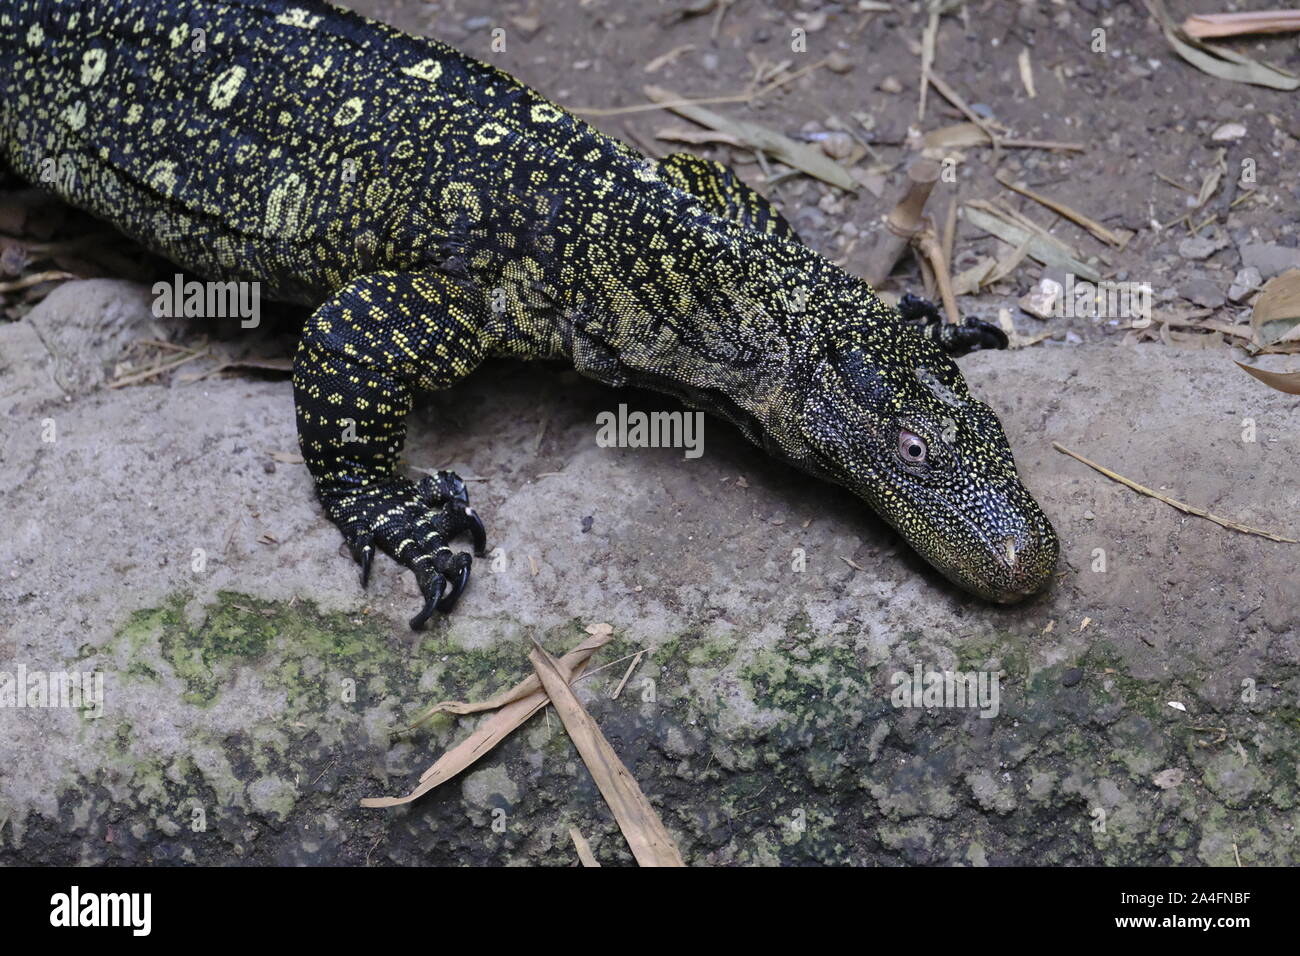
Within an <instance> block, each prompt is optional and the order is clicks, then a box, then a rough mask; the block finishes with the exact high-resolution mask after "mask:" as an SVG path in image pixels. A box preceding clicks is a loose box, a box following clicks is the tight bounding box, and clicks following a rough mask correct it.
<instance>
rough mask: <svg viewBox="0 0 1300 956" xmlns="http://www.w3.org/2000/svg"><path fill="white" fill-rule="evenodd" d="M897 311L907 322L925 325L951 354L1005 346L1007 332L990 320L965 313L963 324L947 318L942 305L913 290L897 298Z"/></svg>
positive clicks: (923, 326)
mask: <svg viewBox="0 0 1300 956" xmlns="http://www.w3.org/2000/svg"><path fill="white" fill-rule="evenodd" d="M898 314H899V315H900V316H901V317H902V319H903V321H904V322H912V323H915V324H919V325H921V326H922V332H923V333H924V334H925V335H928V336H930V338H932V339H934V341H935V342H937V343H938V345H939V347H940V348H942V349H943V350H944V351H945V352H948V353H949V354H951V355H965V354H966V353H967V352H973V351H975V350H976V349H1004V348H1006V347H1007V344H1008V342H1007V334H1006V333H1005V332H1003V331H1002V330H1001V329H1000V328H998V327H997V326H996V325H994V324H993V323H991V322H985V321H984V320H983V319H977V318H975V317H974V316H972V315H968V316H966V319H965V321H964V322H963V323H962V324H961V325H954V324H953V323H951V322H945V321H944V318H943V315H942V314H941V313H940V312H939V307H938V306H937V305H935V304H934V303H933V302H930V301H928V300H926V299H922V298H921V297H920V296H916V295H912V294H911V293H910V292H909V293H908V294H907V295H905V296H903V297H902V298H901V299H899V300H898Z"/></svg>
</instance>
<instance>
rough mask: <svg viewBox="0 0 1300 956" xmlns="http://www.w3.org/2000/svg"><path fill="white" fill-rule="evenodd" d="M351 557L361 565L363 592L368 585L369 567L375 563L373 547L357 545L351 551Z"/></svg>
mask: <svg viewBox="0 0 1300 956" xmlns="http://www.w3.org/2000/svg"><path fill="white" fill-rule="evenodd" d="M352 557H354V558H355V559H356V561H357V564H359V565H361V587H362V589H363V590H364V589H365V588H366V587H368V586H369V585H370V566H371V565H372V564H374V561H375V547H374V545H371V544H362V545H358V546H357V547H356V548H354V549H353V551H352Z"/></svg>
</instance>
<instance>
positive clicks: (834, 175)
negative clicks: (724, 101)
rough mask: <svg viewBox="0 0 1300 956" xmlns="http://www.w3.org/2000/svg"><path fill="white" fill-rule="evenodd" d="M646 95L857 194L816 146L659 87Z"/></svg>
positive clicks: (850, 181)
mask: <svg viewBox="0 0 1300 956" xmlns="http://www.w3.org/2000/svg"><path fill="white" fill-rule="evenodd" d="M645 95H646V96H648V97H649V98H650V99H651V100H653V101H655V102H656V103H662V104H664V105H665V108H666V109H670V110H672V111H673V112H674V113H676V114H678V115H679V116H684V117H686V118H687V119H688V120H691V121H692V122H695V123H699V124H700V125H701V126H707V127H709V128H710V129H713V130H717V131H719V132H721V133H725V134H727V135H728V136H732V137H735V138H736V139H737V140H739V141H741V142H743V143H744V144H745V145H747V146H749V147H750V148H751V149H756V150H760V151H762V152H764V153H767V154H768V155H770V156H772V157H774V158H775V159H778V160H780V161H781V162H783V163H785V164H786V165H787V166H793V167H794V168H795V169H798V170H802V171H803V172H805V173H807V174H808V175H809V176H815V177H816V178H818V179H820V180H822V181H824V182H828V183H830V184H831V185H832V186H839V187H840V188H841V189H847V190H850V191H852V190H856V189H857V184H856V183H855V182H854V180H853V177H852V176H850V175H849V174H848V171H847V170H846V169H845V168H844V167H843V166H841V165H840V164H839V163H837V162H835V161H834V160H833V159H831V158H830V157H829V156H827V155H826V154H825V153H823V152H822V151H821V150H820V149H818V148H817V147H816V146H811V145H809V144H808V143H799V142H796V141H794V140H792V139H791V138H790V137H788V136H785V135H784V134H782V133H778V132H776V131H775V130H771V129H768V128H767V127H766V126H760V125H759V124H758V123H751V122H749V121H748V120H733V119H730V118H728V117H726V116H723V115H721V114H719V113H715V112H713V111H712V110H708V109H705V108H704V107H702V106H699V105H697V104H695V103H684V102H682V101H681V97H679V96H678V95H677V94H676V93H672V92H670V91H668V90H665V89H663V88H662V87H658V86H647V87H645Z"/></svg>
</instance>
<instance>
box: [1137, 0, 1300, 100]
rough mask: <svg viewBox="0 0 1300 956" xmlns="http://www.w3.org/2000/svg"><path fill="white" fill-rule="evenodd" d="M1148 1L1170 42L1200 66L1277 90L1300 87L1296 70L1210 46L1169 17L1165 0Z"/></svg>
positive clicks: (1223, 77)
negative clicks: (1183, 29) (1292, 70)
mask: <svg viewBox="0 0 1300 956" xmlns="http://www.w3.org/2000/svg"><path fill="white" fill-rule="evenodd" d="M1146 4H1147V9H1148V10H1150V11H1151V15H1152V16H1153V17H1154V18H1155V19H1156V22H1158V23H1159V24H1160V28H1161V30H1162V31H1163V32H1164V35H1165V39H1166V40H1168V41H1169V45H1170V46H1172V47H1173V48H1174V50H1175V51H1176V52H1177V53H1178V55H1179V56H1181V57H1182V58H1183V59H1184V60H1186V61H1187V62H1188V63H1190V64H1192V66H1194V67H1196V68H1197V69H1198V70H1201V71H1202V72H1204V73H1209V74H1210V75H1211V76H1217V77H1218V78H1219V79H1221V80H1229V81H1231V82H1233V83H1250V84H1252V85H1254V86H1267V87H1270V88H1272V89H1275V90H1295V89H1300V76H1296V75H1295V74H1294V73H1291V72H1289V71H1287V70H1283V69H1280V68H1279V67H1276V66H1271V65H1270V64H1267V63H1260V62H1259V61H1258V60H1252V59H1251V58H1250V57H1248V56H1242V55H1241V54H1240V53H1237V52H1236V51H1235V50H1229V49H1227V48H1226V47H1218V46H1211V45H1210V44H1208V43H1204V42H1202V41H1201V40H1198V39H1196V38H1195V37H1192V36H1189V35H1188V34H1186V33H1184V32H1183V31H1182V30H1180V29H1179V28H1178V27H1177V26H1175V25H1174V22H1173V21H1172V20H1171V19H1170V18H1169V14H1168V13H1167V12H1166V10H1165V6H1164V3H1163V0H1146Z"/></svg>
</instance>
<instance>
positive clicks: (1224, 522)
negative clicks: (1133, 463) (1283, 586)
mask: <svg viewBox="0 0 1300 956" xmlns="http://www.w3.org/2000/svg"><path fill="white" fill-rule="evenodd" d="M1052 447H1053V448H1055V449H1056V450H1057V451H1059V452H1061V453H1062V454H1065V455H1069V456H1070V457H1071V458H1073V459H1075V460H1076V461H1081V462H1083V463H1084V464H1085V465H1087V466H1088V467H1089V468H1091V469H1093V470H1094V471H1099V472H1101V473H1102V474H1103V475H1105V476H1106V477H1107V478H1109V479H1111V480H1112V481H1118V482H1119V483H1120V484H1121V485H1125V486H1127V487H1129V488H1132V489H1133V490H1134V491H1136V492H1138V493H1139V494H1144V495H1148V496H1150V497H1152V498H1155V499H1156V500H1157V501H1163V502H1164V503H1165V504H1167V505H1169V506H1170V507H1173V508H1177V509H1178V510H1179V511H1183V512H1186V513H1187V514H1189V515H1196V517H1198V518H1205V519H1207V520H1209V521H1213V522H1214V523H1215V524H1217V525H1221V526H1222V527H1224V528H1229V529H1231V530H1233V531H1240V532H1242V533H1243V534H1254V535H1258V536H1259V537H1261V538H1268V540H1270V541H1280V542H1282V543H1284V544H1300V541H1297V540H1296V539H1295V538H1284V537H1283V536H1282V535H1280V534H1274V533H1273V532H1271V531H1261V530H1260V529H1259V528H1252V527H1249V526H1248V525H1244V524H1237V522H1235V521H1229V520H1228V519H1227V518H1220V517H1219V516H1218V515H1213V514H1210V512H1208V511H1206V510H1205V509H1204V508H1197V507H1196V506H1194V505H1189V504H1187V503H1186V502H1182V501H1177V500H1175V499H1173V498H1170V497H1169V496H1168V495H1162V494H1161V493H1160V492H1158V491H1152V490H1151V489H1150V488H1147V487H1146V486H1145V485H1139V484H1138V483H1137V482H1136V481H1130V480H1129V479H1128V478H1125V477H1124V476H1123V475H1118V474H1116V473H1115V472H1113V471H1111V470H1110V469H1109V468H1105V467H1103V466H1102V465H1099V464H1097V463H1096V462H1095V461H1089V460H1088V459H1087V458H1084V457H1083V456H1082V455H1080V454H1079V453H1078V452H1074V451H1070V449H1068V448H1066V447H1065V446H1064V445H1062V444H1061V443H1060V442H1055V441H1054V442H1052Z"/></svg>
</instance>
